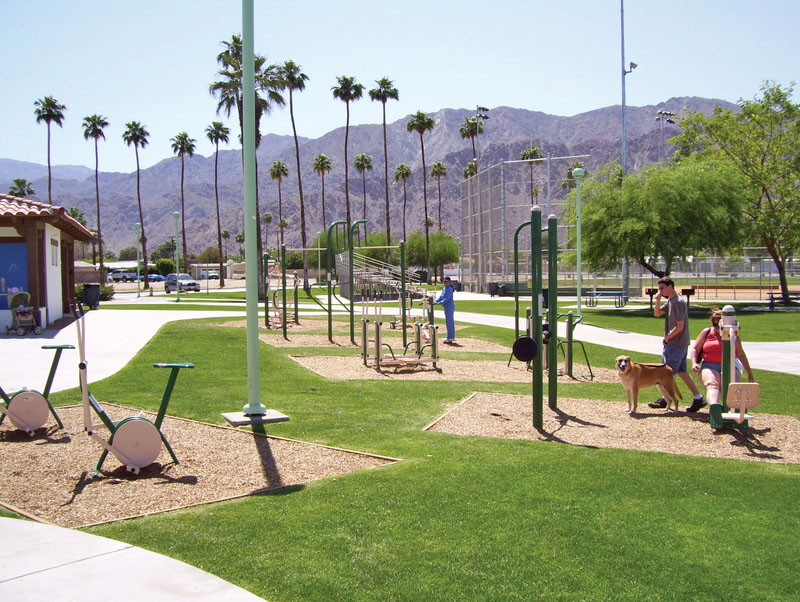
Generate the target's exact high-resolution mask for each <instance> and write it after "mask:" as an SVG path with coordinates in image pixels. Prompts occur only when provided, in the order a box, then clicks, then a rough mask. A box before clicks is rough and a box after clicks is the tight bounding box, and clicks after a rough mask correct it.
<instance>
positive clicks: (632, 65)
mask: <svg viewBox="0 0 800 602" xmlns="http://www.w3.org/2000/svg"><path fill="white" fill-rule="evenodd" d="M624 5H625V0H619V19H620V25H619V34H620V49H621V55H622V177H623V178H624V177H625V174H627V173H628V155H627V148H626V146H627V141H628V140H627V138H628V129H627V123H626V121H625V76H626V75H628V74H629V73H631V72H633V70H634V69H636V67H638V66H639V65H637V64H636V63H634V62H631V63H630V64H629V66H628V68H627V69H626V68H625V6H624ZM622 290H623V291H624V292H625V294H626V295H627V294H628V258H627V257H623V258H622Z"/></svg>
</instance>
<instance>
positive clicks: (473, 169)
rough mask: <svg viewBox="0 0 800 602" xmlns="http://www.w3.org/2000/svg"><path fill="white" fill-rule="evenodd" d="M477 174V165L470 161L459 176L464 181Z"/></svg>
mask: <svg viewBox="0 0 800 602" xmlns="http://www.w3.org/2000/svg"><path fill="white" fill-rule="evenodd" d="M477 173H478V164H477V163H475V161H470V162H469V163H467V165H466V166H465V167H464V170H463V171H462V172H461V175H462V176H463V177H464V179H465V180H467V179H469V178H471V177H472V176H474V175H476V174H477Z"/></svg>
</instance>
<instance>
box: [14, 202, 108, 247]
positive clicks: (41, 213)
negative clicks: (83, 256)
mask: <svg viewBox="0 0 800 602" xmlns="http://www.w3.org/2000/svg"><path fill="white" fill-rule="evenodd" d="M0 217H30V218H34V219H36V218H42V219H44V220H45V221H47V222H49V223H51V224H53V225H54V226H56V227H57V228H60V229H61V230H64V231H65V232H67V233H68V234H70V235H72V237H73V238H75V239H77V240H80V241H83V242H89V241H90V240H91V239H92V236H94V235H93V234H92V233H91V232H90V231H89V230H87V229H86V228H85V227H84V226H82V225H81V224H80V222H78V221H77V220H75V219H74V218H72V217H70V216H69V215H68V214H67V210H66V209H65V208H64V207H59V206H57V205H48V204H47V203H41V202H39V201H31V200H30V199H22V198H20V197H16V196H11V195H8V194H0Z"/></svg>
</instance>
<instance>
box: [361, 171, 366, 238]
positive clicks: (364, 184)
mask: <svg viewBox="0 0 800 602" xmlns="http://www.w3.org/2000/svg"><path fill="white" fill-rule="evenodd" d="M361 189H362V190H363V191H364V203H363V206H362V208H361V213H362V219H367V175H366V170H365V171H362V172H361ZM366 231H367V229H366V228H364V232H366ZM364 239H365V240H366V236H365V237H364Z"/></svg>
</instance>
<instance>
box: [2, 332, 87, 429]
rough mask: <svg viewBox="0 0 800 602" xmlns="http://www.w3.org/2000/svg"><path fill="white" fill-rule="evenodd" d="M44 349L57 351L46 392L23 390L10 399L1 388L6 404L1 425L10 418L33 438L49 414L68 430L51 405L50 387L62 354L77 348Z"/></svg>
mask: <svg viewBox="0 0 800 602" xmlns="http://www.w3.org/2000/svg"><path fill="white" fill-rule="evenodd" d="M42 349H55V351H56V354H55V356H54V357H53V363H52V364H51V365H50V374H49V375H48V376H47V382H46V383H45V385H44V392H42V393H39V392H38V391H31V390H28V389H23V390H22V391H19V392H17V393H14V394H13V395H11V397H8V395H6V393H5V391H3V389H2V388H0V397H2V399H3V401H5V403H6V405H5V406H4V405H3V404H0V424H3V420H5V417H6V416H8V418H9V420H11V424H13V425H14V426H15V427H17V428H18V429H20V430H22V431H25V432H26V433H28V434H29V435H30V436H31V437H33V433H34V431H35V430H36V429H38V428H39V427H41V426H42V425H43V424H44V423H45V422H47V415H48V414H52V415H53V418H55V419H56V422H57V423H58V426H59V427H60V428H61V429H63V430H66V428H64V423H63V422H61V418H59V416H58V414H57V413H56V410H55V408H53V406H52V404H51V403H50V399H49V396H50V387H51V386H52V385H53V379H54V378H55V375H56V369H57V368H58V361H59V359H61V354H62V353H63V351H64V349H75V347H74V346H72V345H43V346H42Z"/></svg>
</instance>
